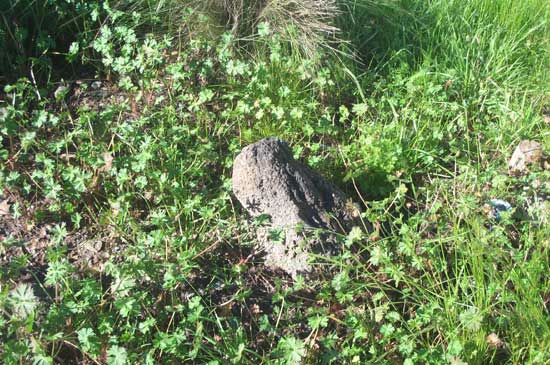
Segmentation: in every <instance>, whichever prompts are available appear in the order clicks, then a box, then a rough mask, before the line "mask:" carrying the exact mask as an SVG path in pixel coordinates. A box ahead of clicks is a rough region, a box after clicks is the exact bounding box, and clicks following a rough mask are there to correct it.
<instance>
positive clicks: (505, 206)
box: [489, 199, 512, 222]
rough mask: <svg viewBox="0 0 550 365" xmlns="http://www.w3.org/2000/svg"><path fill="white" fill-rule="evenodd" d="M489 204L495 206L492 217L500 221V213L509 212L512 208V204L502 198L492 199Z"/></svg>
mask: <svg viewBox="0 0 550 365" xmlns="http://www.w3.org/2000/svg"><path fill="white" fill-rule="evenodd" d="M489 205H490V206H491V207H492V208H493V214H492V217H493V218H494V219H495V220H496V221H497V222H498V221H500V218H501V216H500V213H502V212H507V211H509V210H512V205H511V204H510V203H508V202H507V201H506V200H502V199H491V200H489Z"/></svg>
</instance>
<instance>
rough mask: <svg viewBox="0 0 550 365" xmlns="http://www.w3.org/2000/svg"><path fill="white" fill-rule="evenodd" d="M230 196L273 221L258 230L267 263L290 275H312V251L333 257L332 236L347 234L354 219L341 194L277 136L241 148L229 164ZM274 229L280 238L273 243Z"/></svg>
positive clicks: (353, 210) (334, 244) (353, 211)
mask: <svg viewBox="0 0 550 365" xmlns="http://www.w3.org/2000/svg"><path fill="white" fill-rule="evenodd" d="M233 192H234V193H235V196H236V197H237V199H238V200H239V202H240V203H241V204H242V205H243V206H244V208H245V209H246V210H247V211H248V213H249V214H250V215H251V216H252V217H258V216H260V215H268V216H269V217H270V218H271V226H270V227H267V228H260V229H259V230H258V238H259V241H260V244H261V245H262V248H263V249H264V250H265V252H266V257H265V262H266V265H267V266H269V267H272V268H280V269H283V270H284V271H286V272H287V273H289V274H291V275H292V276H293V277H295V276H296V275H297V274H307V273H310V272H311V271H312V268H311V265H310V263H309V259H310V254H311V253H315V254H321V255H329V256H330V255H334V254H335V253H337V252H338V248H339V244H338V243H337V242H336V236H335V234H334V233H335V232H338V233H347V232H349V231H350V230H351V228H352V227H353V224H354V221H355V218H354V216H355V217H356V216H357V208H355V207H354V206H353V205H351V209H350V204H349V203H347V198H346V196H345V195H344V193H342V192H341V191H340V190H339V189H338V188H337V187H335V186H334V185H333V184H331V183H330V182H328V181H327V180H325V179H324V178H323V177H322V176H321V175H319V174H318V173H317V172H315V171H313V170H312V169H310V168H309V167H307V166H305V165H304V164H302V163H300V162H298V161H296V160H294V158H293V157H292V152H291V150H290V148H289V147H288V145H287V144H286V142H284V141H282V140H280V139H278V138H266V139H263V140H261V141H259V142H257V143H255V144H252V145H250V146H247V147H245V148H244V149H243V150H242V152H241V153H240V154H239V155H238V156H237V158H236V159H235V162H234V165H233ZM274 231H279V232H282V233H284V237H282V239H280V240H277V239H275V240H274V239H273V234H271V233H273V232H274ZM316 232H317V233H318V232H323V233H322V234H320V235H319V234H315V233H316Z"/></svg>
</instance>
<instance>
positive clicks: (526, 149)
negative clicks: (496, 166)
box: [508, 140, 543, 174]
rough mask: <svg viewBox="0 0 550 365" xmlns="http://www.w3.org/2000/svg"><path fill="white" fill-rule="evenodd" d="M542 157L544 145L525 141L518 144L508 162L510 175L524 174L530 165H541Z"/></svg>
mask: <svg viewBox="0 0 550 365" xmlns="http://www.w3.org/2000/svg"><path fill="white" fill-rule="evenodd" d="M542 157H543V153H542V145H541V144H540V143H538V142H536V141H530V140H523V141H521V142H520V143H519V144H518V146H517V147H516V149H515V150H514V153H513V154H512V157H511V158H510V161H509V162H508V167H509V168H510V173H511V174H518V173H522V172H524V171H525V170H526V169H527V167H528V165H531V164H536V163H539V162H540V161H541V159H542Z"/></svg>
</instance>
